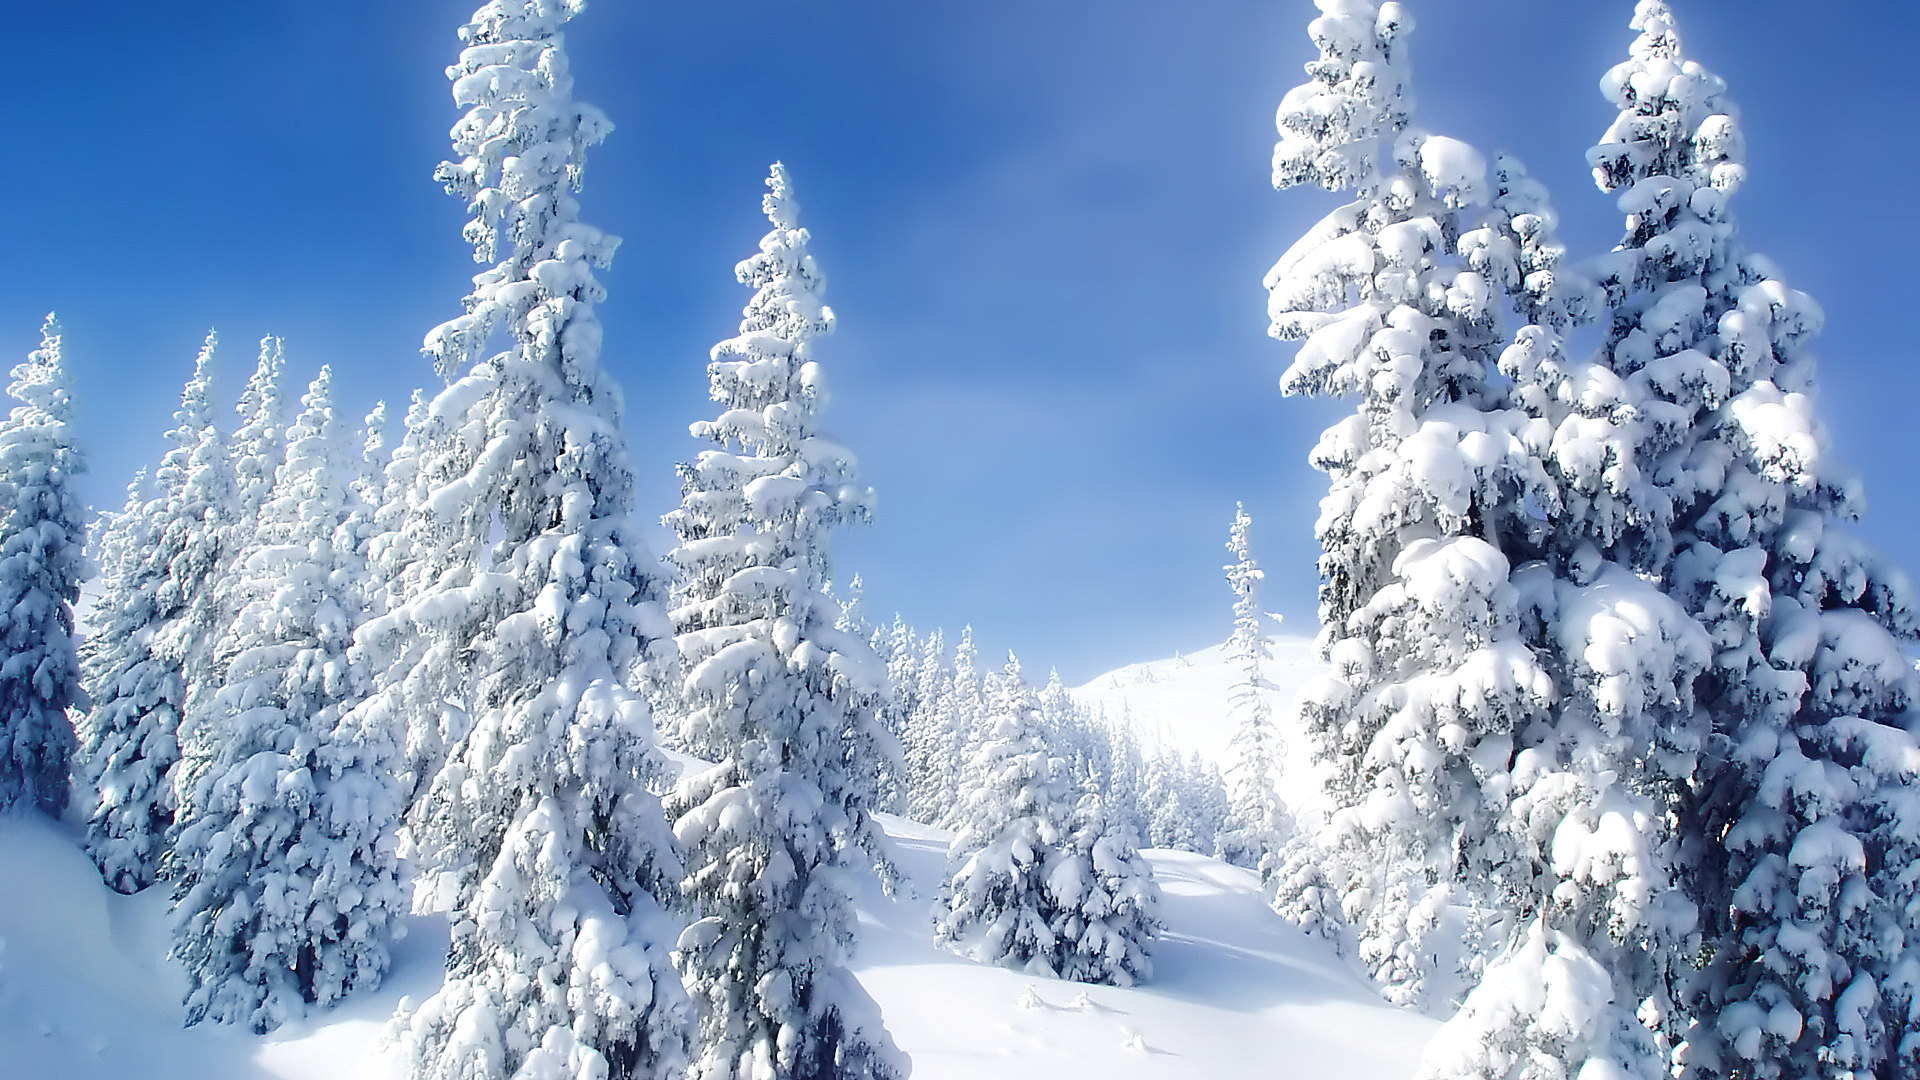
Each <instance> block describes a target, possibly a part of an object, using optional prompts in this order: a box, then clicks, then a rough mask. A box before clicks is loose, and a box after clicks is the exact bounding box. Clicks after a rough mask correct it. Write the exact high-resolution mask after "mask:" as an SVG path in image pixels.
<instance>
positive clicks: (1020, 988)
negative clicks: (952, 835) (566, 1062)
mask: <svg viewBox="0 0 1920 1080" xmlns="http://www.w3.org/2000/svg"><path fill="white" fill-rule="evenodd" d="M885 824H886V828H887V831H888V833H889V834H890V835H891V837H892V839H893V843H894V846H895V850H896V855H897V857H898V860H899V864H900V868H901V870H902V872H903V874H904V876H905V877H906V879H907V881H908V883H909V884H910V885H911V886H912V887H913V889H914V890H915V893H916V895H915V896H910V897H900V898H896V899H889V898H886V897H884V896H882V895H880V893H879V891H878V889H877V888H873V887H870V888H868V889H867V891H866V892H864V893H863V894H862V896H861V897H860V924H861V933H862V935H863V938H862V942H861V945H860V952H859V955H858V957H857V958H856V962H855V964H854V972H855V974H856V975H857V976H858V977H859V979H860V981H861V982H862V983H863V984H864V985H865V986H866V988H867V990H868V991H869V992H870V993H872V994H873V996H874V997H875V998H876V999H877V1000H878V1001H879V1003H880V1006H881V1009H882V1010H883V1012H884V1014H885V1016H886V1021H887V1025H888V1027H889V1029H890V1030H891V1031H892V1033H893V1036H894V1039H895V1040H896V1041H897V1042H898V1043H899V1045H900V1048H901V1049H902V1050H905V1051H906V1052H907V1053H909V1054H910V1055H912V1057H913V1062H914V1073H913V1075H914V1080H1081V1078H1085V1080H1095V1078H1098V1080H1191V1078H1193V1077H1206V1076H1266V1075H1272V1074H1273V1073H1274V1072H1275V1070H1276V1068H1278V1069H1280V1071H1282V1072H1284V1073H1285V1074H1286V1075H1287V1076H1288V1077H1291V1078H1294V1080H1319V1078H1326V1080H1333V1078H1335V1077H1338V1078H1340V1080H1405V1078H1406V1077H1409V1076H1411V1075H1412V1074H1413V1072H1414V1069H1415V1067H1416V1065H1417V1064H1418V1058H1419V1054H1420V1050H1421V1048H1422V1046H1423V1045H1424V1044H1425V1043H1426V1041H1427V1039H1428V1038H1429V1037H1430V1036H1431V1035H1432V1033H1433V1031H1434V1028H1435V1027H1436V1024H1435V1022H1434V1021H1432V1020H1430V1019H1427V1018H1425V1017H1422V1016H1419V1015H1416V1014H1414V1013H1411V1012H1405V1011H1402V1010H1399V1009H1394V1008H1391V1007H1389V1006H1387V1005H1385V1004H1384V1003H1382V1002H1381V1001H1380V1000H1379V998H1377V997H1376V996H1375V995H1374V994H1373V992H1372V991H1371V990H1369V989H1368V988H1367V986H1366V985H1365V984H1364V983H1363V982H1362V981H1361V980H1360V979H1359V977H1358V976H1356V975H1355V974H1354V973H1353V972H1352V971H1351V970H1350V969H1349V968H1348V967H1347V966H1346V965H1345V964H1344V963H1342V962H1341V961H1340V960H1339V959H1338V958H1337V957H1336V956H1334V954H1333V953H1332V951H1331V950H1330V949H1329V948H1328V947H1327V946H1326V945H1325V943H1324V942H1321V941H1320V940H1318V939H1315V938H1310V937H1308V936H1306V935H1304V934H1302V933H1300V932H1299V931H1296V930H1294V929H1292V928H1290V927H1288V926H1287V925H1286V924H1284V923H1282V922H1281V921H1280V919H1279V918H1278V917H1277V916H1275V915H1274V914H1273V913H1272V912H1271V911H1269V910H1268V909H1267V906H1266V904H1265V903H1264V902H1263V901H1262V900H1261V898H1260V894H1259V891H1258V887H1257V885H1256V884H1255V881H1254V879H1253V876H1252V875H1251V874H1248V873H1247V872H1245V871H1243V870H1239V869H1236V868H1234V867H1230V866H1227V865H1225V864H1223V863H1220V862H1216V861H1214V860H1212V859H1206V858H1201V857H1200V856H1197V855H1189V854H1186V853H1184V852H1174V851H1149V852H1147V857H1148V859H1149V860H1150V861H1151V862H1152V864H1153V869H1154V873H1155V875H1156V876H1157V877H1158V879H1159V882H1160V887H1161V890H1162V891H1163V894H1164V902H1163V906H1162V915H1163V917H1164V918H1165V921H1166V923H1167V931H1166V934H1165V935H1164V937H1163V938H1162V939H1161V941H1160V943H1159V946H1158V948H1157V950H1156V952H1155V955H1154V964H1155V968H1156V971H1155V975H1154V978H1153V979H1152V980H1151V981H1150V982H1148V983H1147V984H1146V985H1145V986H1143V987H1139V988H1136V989H1129V990H1122V989H1116V988H1113V987H1106V986H1083V985H1081V984H1078V983H1068V982H1060V981H1057V980H1054V979H1049V978H1042V977H1035V976H1032V975H1027V974H1023V973H1020V972H1015V971H1008V970H1004V969H1001V968H993V967H985V966H982V965H980V964H976V963H973V962H971V961H968V960H963V959H961V958H959V957H957V956H954V955H952V954H950V953H947V952H944V951H942V950H940V949H938V948H936V947H935V946H934V945H933V943H932V940H931V934H930V932H929V929H928V920H927V907H928V898H929V897H930V896H932V895H933V891H934V889H935V887H936V885H937V883H938V880H939V877H940V872H941V869H942V867H943V865H944V860H945V854H946V846H947V842H948V839H949V837H948V835H947V834H946V833H944V832H941V831H939V830H936V829H929V828H926V827H924V826H920V825H914V824H911V823H908V822H905V821H901V820H899V819H895V818H888V819H885ZM163 892H164V887H162V888H155V889H149V890H147V892H145V893H143V894H140V895H137V896H132V897H125V896H120V895H117V894H115V893H112V892H109V891H108V890H107V889H106V888H105V887H104V886H102V885H101V883H100V876H99V874H98V873H96V872H95V871H94V868H93V866H92V864H90V863H89V862H88V861H87V857H86V856H85V855H84V854H83V853H82V852H81V851H80V849H79V847H78V845H77V843H76V838H75V837H74V836H73V835H72V834H71V833H70V832H69V831H68V830H66V829H64V828H62V827H59V826H55V825H51V824H48V823H46V822H44V821H41V820H39V819H37V818H32V817H9V818H0V940H4V943H5V944H4V948H0V1076H4V1077H5V1078H6V1080H129V1078H132V1077H140V1078H142V1080H267V1078H278V1080H389V1078H392V1080H399V1077H400V1076H401V1075H402V1073H401V1070H400V1068H399V1067H398V1064H397V1062H395V1061H393V1060H392V1059H391V1058H390V1057H388V1056H387V1054H386V1051H385V1049H384V1046H383V1043H382V1039H381V1031H382V1029H383V1027H384V1025H385V1022H386V1019H387V1017H388V1016H389V1015H390V1014H391V1013H392V1011H393V1008H394V1005H395V1004H396V1002H398V1000H399V999H400V997H401V995H402V994H407V995H411V996H412V997H413V998H414V999H415V1000H419V999H421V998H423V997H425V996H426V995H428V994H431V993H432V992H433V991H434V990H435V989H436V988H437V987H438V985H439V982H440V978H441V958H442V953H443V950H444V949H445V947H446V922H445V920H444V919H442V918H438V917H431V916H421V917H415V918H413V919H412V920H410V923H411V926H410V929H411V933H410V935H409V936H408V938H407V939H406V940H405V941H404V942H402V943H401V946H400V949H399V951H398V953H397V955H396V957H395V964H394V968H393V972H392V975H391V976H390V978H389V979H388V981H387V984H386V986H385V988H383V989H382V990H381V991H380V992H378V993H376V994H372V995H365V996H361V997H357V998H353V999H349V1000H348V1001H347V1002H346V1003H345V1004H344V1005H343V1006H341V1007H340V1008H338V1009H335V1010H333V1011H331V1012H328V1013H325V1014H322V1015H321V1016H319V1017H316V1018H315V1019H313V1020H311V1021H307V1022H303V1023H294V1024H290V1025H288V1026H287V1027H286V1028H284V1029H282V1030H281V1031H280V1032H278V1033H276V1034H274V1035H272V1036H267V1037H255V1036H252V1035H248V1034H247V1033H245V1032H244V1031H242V1030H239V1029H236V1028H232V1027H222V1026H220V1025H216V1024H204V1025H201V1026H199V1027H193V1028H182V1027H181V1026H180V1017H181V1008H180V1005H179V1000H180V999H179V995H180V989H181V982H182V980H181V977H180V974H179V972H178V970H177V969H175V968H174V967H173V965H171V964H169V963H168V962H167V961H166V959H165V951H166V933H165V921H166V919H165V911H166V900H165V897H164V895H163ZM1275 1048H1283V1049H1284V1065H1280V1064H1278V1063H1277V1062H1278V1059H1276V1058H1275V1056H1274V1055H1275Z"/></svg>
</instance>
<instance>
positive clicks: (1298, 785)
mask: <svg viewBox="0 0 1920 1080" xmlns="http://www.w3.org/2000/svg"><path fill="white" fill-rule="evenodd" d="M1267 647H1268V649H1269V650H1270V651H1271V652H1272V654H1273V659H1272V660H1271V661H1269V662H1268V663H1267V664H1265V665H1264V666H1263V667H1262V670H1261V674H1262V676H1263V677H1264V678H1265V679H1266V681H1267V683H1268V689H1267V691H1266V694H1267V701H1268V704H1270V705H1271V706H1272V707H1273V715H1274V719H1275V721H1276V722H1277V723H1278V724H1279V726H1280V731H1281V734H1282V736H1283V738H1284V739H1285V740H1286V753H1285V764H1284V766H1283V768H1282V771H1281V776H1280V779H1279V787H1280V794H1281V796H1282V797H1283V798H1285V799H1286V800H1287V802H1288V804H1289V805H1290V806H1293V807H1294V808H1295V809H1296V811H1298V810H1300V809H1303V808H1305V807H1307V806H1310V805H1311V804H1312V801H1313V796H1314V793H1315V792H1317V791H1318V790H1319V783H1318V780H1317V774H1316V770H1315V768H1314V766H1313V764H1312V762H1311V761H1310V759H1309V757H1308V744H1307V740H1306V736H1305V735H1304V733H1301V732H1300V731H1299V730H1298V729H1297V728H1296V726H1295V722H1294V716H1293V697H1294V694H1295V693H1296V692H1297V691H1298V690H1299V689H1300V687H1302V686H1304V685H1306V684H1307V682H1309V681H1310V680H1312V679H1314V678H1316V677H1318V676H1320V675H1322V674H1324V673H1325V672H1326V670H1327V666H1326V665H1325V664H1323V663H1321V662H1320V659H1319V658H1318V657H1317V656H1315V655H1314V651H1313V641H1312V639H1310V638H1304V637H1296V636H1292V635H1281V636H1275V637H1272V638H1269V639H1268V641H1267ZM1239 678H1240V672H1239V671H1238V670H1236V669H1235V668H1234V667H1233V665H1232V662H1231V659H1230V658H1229V657H1228V655H1227V647H1226V645H1225V644H1220V645H1215V646H1214V647H1212V648H1210V649H1203V650H1201V651H1199V652H1197V653H1192V654H1179V655H1176V656H1174V657H1172V658H1170V659H1166V660H1149V661H1147V662H1146V663H1143V664H1129V665H1127V666H1126V667H1123V668H1118V669H1115V670H1113V671H1109V672H1107V673H1106V674H1105V675H1101V676H1099V677H1098V678H1095V679H1093V680H1091V681H1090V682H1088V683H1087V684H1086V685H1084V686H1079V687H1075V688H1074V689H1073V690H1072V694H1073V696H1074V697H1075V698H1077V699H1078V700H1079V701H1081V702H1082V703H1084V704H1087V705H1090V706H1097V707H1099V708H1101V709H1102V710H1104V711H1105V713H1106V716H1107V719H1108V720H1109V721H1110V722H1114V723H1119V722H1122V721H1125V722H1128V723H1131V724H1132V725H1133V728H1134V730H1135V732H1136V733H1137V734H1138V735H1139V736H1140V739H1141V741H1142V743H1143V744H1144V745H1146V746H1148V747H1154V746H1169V747H1175V748H1177V749H1180V750H1184V751H1198V752H1199V753H1200V754H1201V755H1203V756H1205V757H1207V758H1208V759H1210V760H1212V761H1214V762H1216V763H1218V764H1220V765H1223V766H1224V765H1226V764H1227V743H1228V742H1229V740H1231V739H1232V738H1233V728H1234V719H1233V717H1232V716H1231V715H1229V713H1228V708H1227V706H1228V702H1229V700H1230V699H1231V697H1232V694H1233V687H1234V685H1235V683H1236V682H1238V681H1239Z"/></svg>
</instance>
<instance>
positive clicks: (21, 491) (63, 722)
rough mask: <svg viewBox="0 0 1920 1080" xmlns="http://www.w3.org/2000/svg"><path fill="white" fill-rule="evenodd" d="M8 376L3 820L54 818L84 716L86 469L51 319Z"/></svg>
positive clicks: (0, 741) (1, 534) (1, 548)
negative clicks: (78, 642)
mask: <svg viewBox="0 0 1920 1080" xmlns="http://www.w3.org/2000/svg"><path fill="white" fill-rule="evenodd" d="M12 375H13V382H12V384H11V385H9V386H8V387H7V393H8V394H10V395H12V397H13V399H14V401H16V402H18V403H19V404H18V405H16V406H14V408H13V409H12V411H11V412H10V413H9V414H8V416H7V418H6V419H5V420H0V812H4V811H7V810H10V809H13V808H15V807H20V808H24V809H32V810H38V811H40V812H42V813H44V814H48V815H50V816H53V817H59V816H60V815H61V813H62V812H63V811H65V809H66V806H67V792H68V781H69V775H68V774H69V770H70V768H71V762H72V756H73V748H74V739H73V724H72V722H71V721H70V720H68V719H67V710H69V709H75V710H78V709H82V708H85V706H86V695H85V694H84V693H83V692H82V691H81V689H80V663H79V658H78V657H77V655H76V654H75V639H74V632H73V604H74V601H76V600H78V599H79V597H80V579H81V578H82V577H83V576H84V574H85V558H84V556H83V554H82V549H83V547H84V546H85V542H86V526H85V524H84V523H83V519H84V517H85V514H86V511H85V508H84V507H83V506H82V505H81V504H80V497H79V494H78V493H77V492H76V491H75V490H74V484H75V480H76V478H77V477H78V476H79V474H80V473H82V472H85V471H86V459H85V458H84V457H82V456H81V454H80V450H79V448H78V447H77V446H76V445H75V444H74V441H73V431H72V429H71V425H72V423H73V402H72V400H71V398H70V397H69V391H68V385H67V369H66V364H65V362H64V361H63V360H62V358H61V354H60V324H59V322H58V321H57V320H56V319H55V318H54V317H53V316H52V315H49V316H47V320H46V322H45V323H44V324H43V325H42V326H41V328H40V347H39V348H38V349H36V350H34V351H33V352H31V353H29V354H28V355H27V359H26V361H25V362H23V363H21V364H18V365H16V366H15V367H14V369H13V372H12Z"/></svg>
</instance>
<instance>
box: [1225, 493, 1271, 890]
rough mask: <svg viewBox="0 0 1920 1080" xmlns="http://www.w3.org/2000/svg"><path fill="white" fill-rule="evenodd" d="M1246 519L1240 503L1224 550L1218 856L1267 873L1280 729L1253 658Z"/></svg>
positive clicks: (1257, 646) (1256, 625)
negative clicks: (1226, 687)
mask: <svg viewBox="0 0 1920 1080" xmlns="http://www.w3.org/2000/svg"><path fill="white" fill-rule="evenodd" d="M1252 524H1253V522H1252V519H1251V518H1249V517H1248V516H1247V511H1246V508H1245V507H1243V506H1236V507H1235V508H1234V514H1233V527H1232V528H1231V529H1230V530H1229V531H1228V534H1227V553H1228V554H1230V555H1232V556H1233V562H1232V563H1230V564H1228V565H1227V567H1226V572H1227V584H1228V585H1229V586H1231V587H1232V589H1233V597H1234V600H1233V636H1232V637H1231V638H1229V639H1228V640H1227V651H1228V653H1229V655H1231V656H1232V658H1233V663H1234V665H1235V666H1236V667H1237V668H1239V672H1240V675H1239V679H1238V681H1237V682H1235V684H1234V689H1233V696H1232V698H1231V703H1230V705H1229V709H1230V711H1231V712H1232V713H1233V714H1235V716H1236V717H1237V720H1238V722H1237V723H1236V724H1235V726H1234V732H1233V739H1232V742H1231V745H1230V750H1231V752H1232V761H1231V763H1230V764H1229V765H1228V767H1227V783H1228V789H1227V790H1228V814H1227V829H1226V831H1225V832H1223V833H1222V834H1221V836H1220V857H1221V858H1223V859H1225V860H1226V861H1228V862H1230V863H1233V864H1234V865H1236V866H1244V867H1248V868H1250V869H1259V870H1260V871H1261V874H1262V876H1263V877H1268V876H1271V875H1272V872H1273V869H1274V864H1273V863H1272V859H1273V858H1274V856H1275V854H1276V853H1277V852H1278V851H1279V849H1280V828H1281V824H1282V822H1283V821H1284V819H1285V813H1286V808H1285V807H1284V806H1282V805H1281V803H1280V796H1279V794H1278V793H1277V792H1276V791H1275V790H1274V786H1273V777H1274V774H1275V773H1276V772H1277V771H1278V769H1279V767H1280V757H1281V745H1280V733H1279V731H1278V730H1277V729H1276V728H1275V726H1274V723H1273V709H1272V707H1271V706H1269V705H1268V704H1267V697H1266V693H1265V691H1266V689H1267V683H1266V679H1265V677H1264V676H1263V675H1262V674H1261V671H1260V664H1261V662H1262V661H1264V660H1269V659H1271V658H1272V657H1271V655H1270V654H1269V653H1268V651H1267V635H1266V633H1265V631H1264V628H1263V625H1262V622H1263V620H1264V619H1265V618H1266V615H1265V613H1264V612H1262V611H1261V610H1260V578H1261V576H1262V575H1261V572H1260V567H1259V565H1258V564H1257V563H1255V562H1254V560H1253V553H1252V551H1251V549H1250V548H1249V547H1248V543H1247V539H1248V537H1247V534H1248V531H1249V530H1250V528H1251V527H1252Z"/></svg>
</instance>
